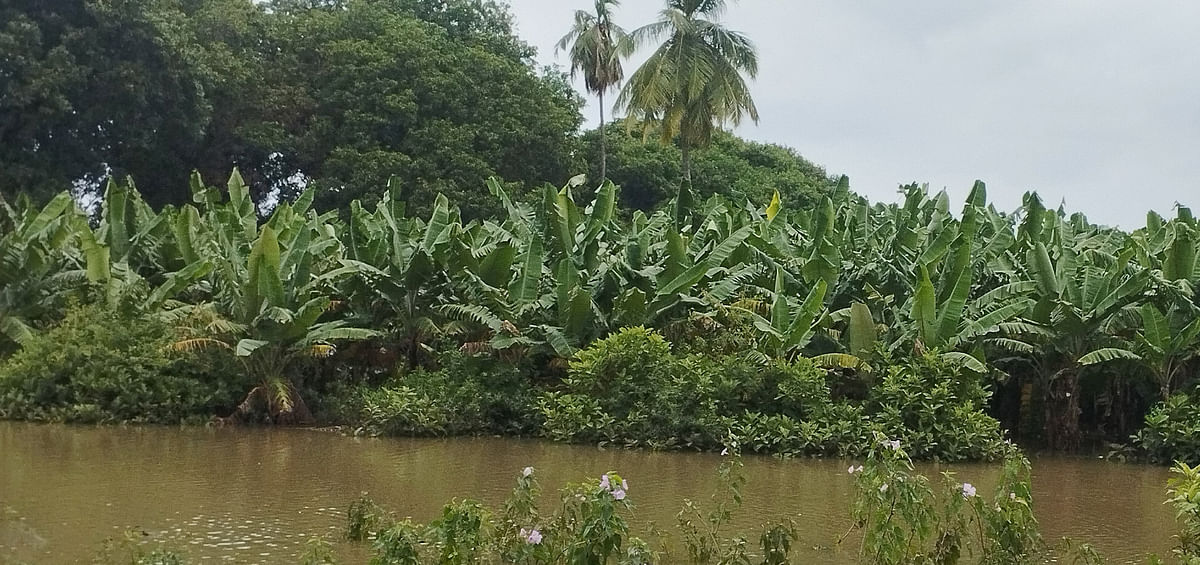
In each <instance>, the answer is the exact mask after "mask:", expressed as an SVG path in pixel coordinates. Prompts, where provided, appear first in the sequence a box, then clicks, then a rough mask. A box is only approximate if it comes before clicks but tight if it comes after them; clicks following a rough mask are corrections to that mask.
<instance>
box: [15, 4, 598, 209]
mask: <svg viewBox="0 0 1200 565" xmlns="http://www.w3.org/2000/svg"><path fill="white" fill-rule="evenodd" d="M0 20H3V21H4V22H6V23H5V24H3V27H0V46H3V49H4V52H5V53H8V54H11V56H8V57H5V58H4V59H3V61H0V80H2V81H3V82H2V83H0V95H2V96H0V111H2V112H3V113H2V114H0V141H2V143H0V145H2V148H0V186H4V187H5V190H21V191H27V192H31V193H33V194H35V195H36V196H40V199H41V200H44V199H46V198H48V197H49V195H51V194H53V193H55V192H58V191H60V190H62V189H64V188H68V187H71V186H76V187H77V189H79V190H82V191H87V190H92V191H95V190H97V189H98V186H99V181H100V180H101V179H103V178H104V177H105V176H107V175H109V174H112V175H114V176H117V177H123V176H125V175H130V176H133V177H134V178H136V179H138V181H139V182H140V183H141V185H140V188H141V189H142V191H143V192H144V194H145V196H146V200H147V201H148V202H149V203H150V204H151V205H155V206H160V205H163V204H168V203H180V202H185V201H187V199H188V195H187V193H186V191H185V190H180V187H186V185H187V183H186V178H185V177H186V172H187V171H189V170H191V169H198V170H200V171H201V172H202V173H204V174H209V175H211V174H216V173H215V171H227V170H228V168H229V167H230V166H231V165H237V166H238V167H239V168H240V169H241V170H242V171H243V172H244V174H245V177H246V179H247V181H248V182H249V183H250V184H251V186H252V187H253V191H254V193H255V194H256V198H257V200H258V201H259V203H260V205H261V204H263V203H264V202H267V203H270V202H273V201H275V200H278V199H279V198H284V199H287V198H291V197H294V196H295V195H296V194H297V193H298V191H299V189H300V188H301V187H303V186H307V185H309V184H311V185H312V186H314V187H316V188H317V189H318V194H319V198H318V202H319V204H321V205H322V206H325V207H343V206H346V205H348V204H349V202H350V201H351V200H353V199H355V198H360V197H361V198H365V199H367V200H371V199H373V198H375V197H377V196H378V193H379V192H381V191H382V190H383V188H384V187H385V186H387V184H388V180H389V179H390V178H392V177H395V179H396V181H397V182H398V183H399V186H400V187H401V189H402V193H403V194H404V195H405V196H406V197H408V198H409V199H410V200H411V201H413V202H414V203H416V204H417V207H418V208H422V207H423V204H422V203H425V204H428V203H429V202H431V201H432V197H433V195H434V194H436V192H438V191H441V192H446V193H449V194H452V195H454V196H456V197H457V198H459V200H460V201H461V202H462V206H463V209H464V212H465V213H467V214H469V215H478V214H480V213H482V212H484V210H483V209H481V208H479V206H482V205H483V203H484V202H486V200H485V199H483V198H481V197H480V196H481V195H480V194H479V188H478V187H480V186H483V183H484V181H485V180H486V179H487V178H488V177H491V176H502V177H504V178H506V179H510V181H513V182H514V183H515V184H528V185H536V184H541V183H543V182H562V181H563V180H564V179H565V178H566V177H567V176H569V174H570V169H571V168H573V166H572V155H571V151H572V148H573V139H574V137H573V136H574V134H575V132H576V131H577V130H578V127H579V124H580V122H581V118H580V115H579V107H580V104H581V102H580V99H579V97H578V95H577V94H575V93H574V92H573V91H572V90H571V89H570V87H569V85H568V83H567V82H566V80H565V79H564V78H563V76H562V75H561V74H560V73H557V72H552V71H540V70H538V69H536V68H535V67H534V65H533V60H532V56H533V54H534V50H533V49H532V48H531V47H529V46H528V45H527V44H525V43H524V42H522V41H521V40H520V39H519V38H517V37H516V36H515V34H514V33H513V30H512V25H511V17H510V16H509V14H508V12H507V9H506V8H504V7H502V6H501V5H499V4H496V3H494V2H483V1H477V0H441V1H437V2H426V1H416V0H344V1H334V2H314V1H296V0H278V1H275V2H271V3H266V4H255V3H253V2H251V1H250V0H124V1H119V2H110V3H100V2H83V3H78V4H75V3H54V4H44V3H36V2H18V3H15V4H9V5H7V7H5V8H2V9H0Z"/></svg>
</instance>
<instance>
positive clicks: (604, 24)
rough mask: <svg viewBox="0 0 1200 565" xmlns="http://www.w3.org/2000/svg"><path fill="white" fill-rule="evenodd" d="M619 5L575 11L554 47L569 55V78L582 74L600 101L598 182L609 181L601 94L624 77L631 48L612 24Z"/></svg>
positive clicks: (602, 0)
mask: <svg viewBox="0 0 1200 565" xmlns="http://www.w3.org/2000/svg"><path fill="white" fill-rule="evenodd" d="M618 5H620V2H619V1H618V0H596V8H595V9H596V13H594V14H593V13H590V12H587V11H585V10H577V11H576V12H575V23H574V24H573V25H572V26H571V31H569V32H567V34H566V35H564V36H563V38H562V39H561V40H559V42H558V45H557V49H559V50H567V51H569V52H570V55H571V76H575V75H576V73H582V74H583V84H584V86H585V87H586V88H587V91H588V92H591V93H593V94H595V95H596V96H597V97H598V98H599V99H600V131H601V135H600V136H599V137H600V176H599V177H598V178H599V179H600V180H604V179H606V178H608V148H607V144H606V142H605V136H604V135H603V132H604V130H605V125H607V124H606V123H605V120H604V94H605V93H607V92H608V91H609V90H610V89H612V88H615V87H616V86H617V85H618V84H620V82H621V80H622V79H624V78H625V69H624V67H623V66H622V64H621V59H622V58H623V57H628V56H629V55H632V54H633V48H634V43H633V40H632V38H631V37H630V36H629V34H628V33H626V31H625V29H624V28H622V27H621V26H619V25H617V24H615V23H613V21H612V9H613V8H614V7H616V6H618Z"/></svg>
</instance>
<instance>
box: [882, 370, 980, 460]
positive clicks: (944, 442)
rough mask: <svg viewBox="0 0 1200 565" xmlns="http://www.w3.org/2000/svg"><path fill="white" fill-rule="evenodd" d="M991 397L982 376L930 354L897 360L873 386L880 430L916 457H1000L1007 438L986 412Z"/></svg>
mask: <svg viewBox="0 0 1200 565" xmlns="http://www.w3.org/2000/svg"><path fill="white" fill-rule="evenodd" d="M989 395H990V393H989V392H988V390H987V389H986V388H984V386H983V384H982V382H981V379H980V378H979V376H977V375H975V374H973V373H971V372H969V371H960V370H957V369H956V368H954V367H952V366H950V365H949V364H947V363H946V362H945V361H943V360H942V359H941V358H940V357H938V356H937V355H934V354H926V355H923V356H920V357H910V358H907V359H905V360H903V361H899V362H893V363H892V364H891V365H890V366H889V367H888V369H887V373H886V374H885V375H884V377H883V379H882V380H881V381H880V382H879V383H877V384H876V385H875V386H874V387H872V388H871V391H870V395H869V406H870V408H871V411H872V412H873V416H872V419H873V420H874V421H875V422H876V423H877V424H878V425H879V429H880V430H881V431H882V432H883V433H884V434H886V435H887V436H888V437H892V438H896V439H899V440H900V441H902V442H903V443H904V445H907V446H910V454H912V455H913V456H914V457H919V458H938V459H943V460H948V461H957V460H963V459H995V458H997V457H999V456H1002V455H1003V453H1004V438H1003V434H1002V432H1001V431H1000V423H999V422H997V421H996V419H995V418H992V417H991V416H988V415H987V414H986V413H984V411H983V409H984V407H985V406H986V405H987V399H988V397H989Z"/></svg>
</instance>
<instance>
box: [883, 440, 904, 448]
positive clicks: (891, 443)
mask: <svg viewBox="0 0 1200 565" xmlns="http://www.w3.org/2000/svg"><path fill="white" fill-rule="evenodd" d="M883 446H884V447H886V448H888V449H891V450H892V451H898V450H899V449H900V440H898V439H893V440H890V441H885V442H883Z"/></svg>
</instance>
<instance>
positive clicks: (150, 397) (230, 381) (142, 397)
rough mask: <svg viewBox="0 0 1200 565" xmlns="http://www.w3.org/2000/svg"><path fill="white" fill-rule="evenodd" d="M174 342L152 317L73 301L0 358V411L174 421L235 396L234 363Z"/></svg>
mask: <svg viewBox="0 0 1200 565" xmlns="http://www.w3.org/2000/svg"><path fill="white" fill-rule="evenodd" d="M172 342H173V337H172V332H171V330H170V328H169V327H168V326H167V325H165V324H163V323H162V322H159V321H157V320H156V319H154V318H152V317H128V316H125V315H121V314H118V313H114V312H112V311H109V310H105V309H103V308H100V307H96V306H85V307H79V308H75V309H73V310H71V311H70V312H69V313H68V314H67V315H66V317H65V318H64V319H63V321H62V322H61V323H60V324H59V325H58V326H56V327H54V328H51V329H49V330H47V331H44V332H42V333H39V334H37V335H36V336H35V337H34V338H33V339H32V340H30V341H29V342H28V343H26V344H25V345H24V347H23V348H22V349H21V350H20V351H18V352H17V353H16V354H14V355H13V356H12V357H11V358H9V359H8V360H7V361H6V362H5V363H4V364H3V365H0V417H3V418H13V419H27V420H40V421H62V422H88V423H95V422H144V423H178V422H180V421H183V420H186V419H189V418H192V417H200V416H211V415H213V414H215V413H216V412H218V411H221V410H223V409H226V408H228V407H229V406H231V405H233V403H234V402H236V399H237V398H238V394H239V392H241V391H242V390H244V388H245V387H244V385H243V384H242V383H241V382H240V381H238V379H240V378H241V377H240V376H239V374H240V373H239V372H238V371H236V370H235V369H233V368H229V367H226V366H224V365H223V364H222V362H221V360H219V359H210V358H208V357H200V356H198V355H197V354H190V353H176V352H174V351H172V349H171V343H172Z"/></svg>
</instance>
